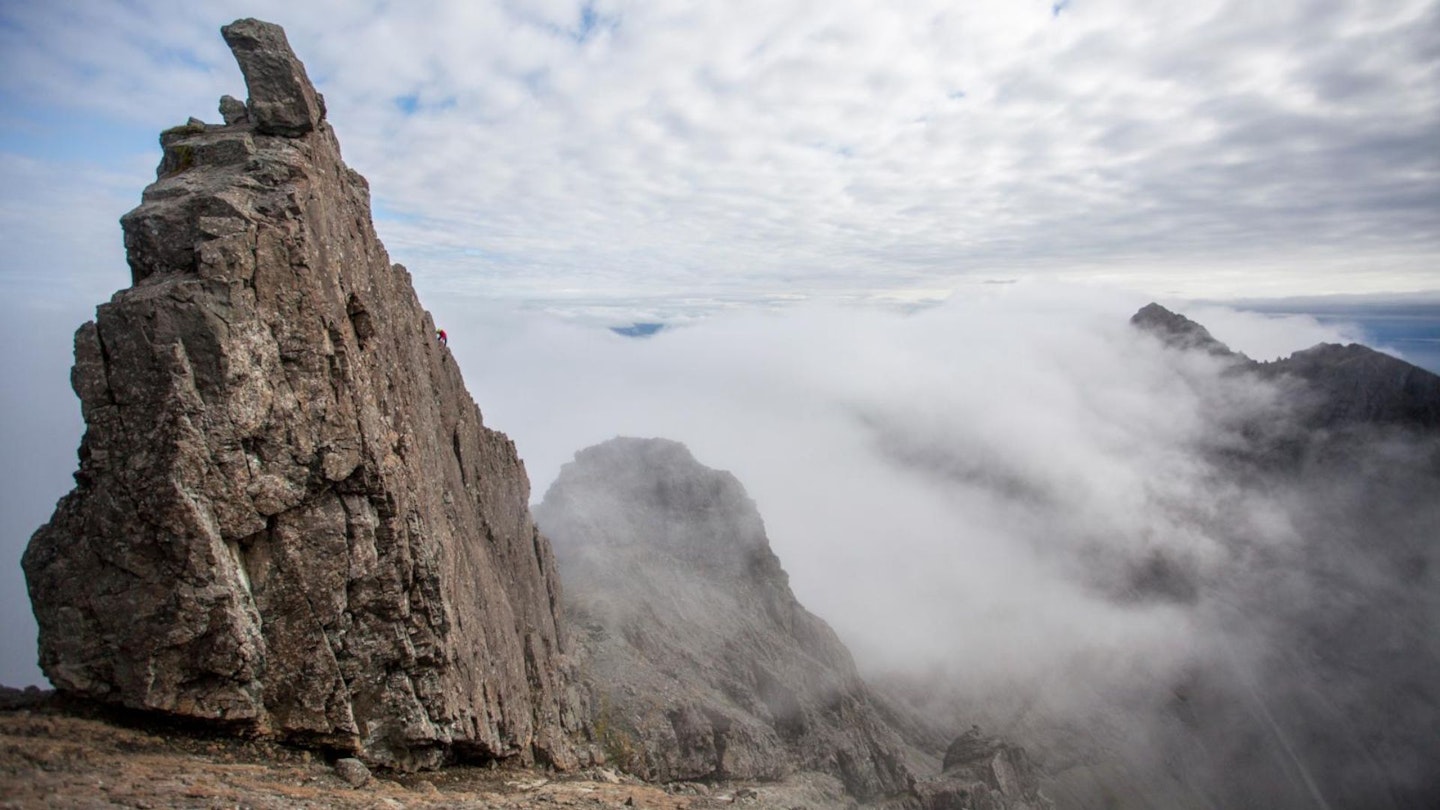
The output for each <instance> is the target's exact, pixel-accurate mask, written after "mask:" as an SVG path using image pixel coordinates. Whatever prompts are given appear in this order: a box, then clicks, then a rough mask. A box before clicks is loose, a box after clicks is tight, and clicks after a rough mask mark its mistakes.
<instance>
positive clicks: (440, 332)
mask: <svg viewBox="0 0 1440 810" xmlns="http://www.w3.org/2000/svg"><path fill="white" fill-rule="evenodd" d="M435 339H436V340H438V341H440V345H441V346H449V345H450V338H449V337H447V336H446V335H445V330H444V329H436V330H435Z"/></svg>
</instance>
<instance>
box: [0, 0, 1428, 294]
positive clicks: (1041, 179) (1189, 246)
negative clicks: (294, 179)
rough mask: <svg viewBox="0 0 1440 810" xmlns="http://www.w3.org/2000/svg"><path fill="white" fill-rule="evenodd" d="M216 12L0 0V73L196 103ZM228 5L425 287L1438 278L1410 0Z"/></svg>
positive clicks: (33, 90)
mask: <svg viewBox="0 0 1440 810" xmlns="http://www.w3.org/2000/svg"><path fill="white" fill-rule="evenodd" d="M241 11H242V10H241V9H240V8H239V7H238V6H235V5H234V4H227V3H221V2H211V3H197V4H190V5H187V6H186V7H185V9H183V10H174V9H172V8H170V7H168V6H167V7H164V8H162V7H161V5H160V4H155V3H147V2H140V3H134V4H126V5H124V6H121V5H119V4H116V5H113V6H111V5H104V4H94V5H82V6H79V7H76V8H66V9H63V10H61V9H58V8H51V7H50V6H45V5H39V4H36V5H32V6H11V7H9V8H7V10H6V11H5V15H4V16H5V22H6V25H5V26H3V27H0V40H3V44H4V48H3V49H0V50H3V54H4V56H3V59H4V68H5V70H4V75H5V78H4V79H0V82H3V83H0V89H3V92H4V93H5V97H6V99H7V106H9V104H10V102H11V101H15V102H23V103H24V104H26V105H32V106H33V105H55V106H56V107H63V108H65V109H66V110H69V111H71V112H72V113H73V114H75V115H81V116H90V117H93V118H94V120H96V121H101V122H116V123H117V124H121V123H123V124H124V125H126V126H134V125H137V124H140V123H143V124H146V125H148V126H150V127H152V128H154V129H158V128H160V127H161V126H163V125H167V124H171V123H175V122H178V121H181V120H183V119H184V118H185V117H186V116H188V115H192V114H194V115H200V116H201V117H210V118H213V117H214V113H213V112H211V110H212V109H213V107H214V98H215V97H216V96H218V95H219V94H220V93H222V92H230V93H233V94H239V93H240V92H241V89H242V85H241V83H240V79H239V75H238V72H237V71H236V70H235V69H234V67H233V65H232V64H231V63H230V60H229V57H228V55H227V54H226V53H225V52H224V46H223V44H222V43H221V42H220V40H219V38H218V36H216V34H215V28H216V27H217V25H218V24H219V23H221V22H225V21H228V20H229V19H230V18H231V17H232V16H234V15H235V14H237V13H241ZM1062 11H1063V13H1061V12H1062ZM243 12H244V13H247V14H255V15H259V16H264V17H268V18H271V19H274V20H276V21H279V22H281V23H282V24H284V25H286V26H287V30H288V31H289V34H290V37H291V40H292V42H293V43H294V44H295V46H296V47H297V50H298V51H299V52H300V53H301V55H302V57H303V58H304V59H305V60H306V62H307V65H308V66H309V68H310V71H311V73H312V74H313V75H314V77H315V78H316V80H317V81H318V82H319V84H320V85H321V88H322V90H323V91H324V92H325V93H326V95H327V99H328V100H329V108H330V111H331V118H332V121H333V122H334V123H335V125H336V127H337V129H338V130H339V132H340V135H341V138H342V142H343V143H344V144H345V147H346V155H347V158H348V159H349V160H350V162H351V163H353V164H354V165H355V166H356V167H357V168H358V169H360V170H361V171H362V173H364V174H366V175H367V176H369V178H370V179H371V181H372V186H373V188H374V189H375V193H376V195H377V198H378V202H380V203H381V204H382V206H381V207H382V209H383V210H385V211H389V212H394V213H395V214H397V215H398V216H397V217H396V218H393V219H390V218H382V220H381V223H380V228H381V232H382V234H383V235H384V236H385V237H386V239H387V243H388V245H389V247H390V249H391V251H392V252H393V253H394V254H395V255H396V257H397V258H398V259H400V260H402V261H406V262H408V263H409V264H412V265H413V269H414V270H415V271H416V273H417V278H418V279H419V281H420V283H421V284H422V286H424V287H427V288H429V289H434V290H436V291H442V290H443V291H446V292H460V291H469V292H473V293H478V294H485V295H498V296H502V297H507V298H521V299H525V300H530V301H533V302H540V303H544V302H548V301H557V302H560V301H563V299H565V298H566V296H568V295H569V294H570V292H568V291H577V290H578V291H582V292H583V293H584V294H586V295H589V296H592V297H606V298H610V299H613V300H619V299H623V298H625V297H626V296H632V295H635V294H636V293H637V292H640V291H645V292H648V293H650V294H658V295H673V296H676V297H690V298H696V297H702V298H703V297H712V298H715V299H716V300H721V299H726V298H733V297H735V296H737V295H740V296H743V295H747V294H750V295H754V296H756V297H764V296H766V295H769V294H771V293H772V292H774V291H775V290H777V289H786V290H790V291H792V292H797V293H800V294H802V295H806V296H811V297H832V298H834V297H846V296H851V295H853V294H854V293H855V292H856V291H859V292H860V293H861V294H866V295H871V294H890V293H892V292H894V291H896V290H902V291H903V290H906V289H909V288H917V287H918V288H937V287H940V288H943V287H946V286H950V285H953V284H955V283H957V282H960V281H963V280H965V279H968V278H974V277H976V276H980V275H989V276H993V275H997V274H1004V273H1012V274H1013V273H1022V274H1037V273H1038V274H1044V275H1068V276H1071V277H1085V276H1090V275H1095V274H1097V273H1104V274H1106V275H1109V276H1119V277H1130V278H1132V279H1145V280H1148V279H1161V280H1162V284H1164V285H1165V286H1166V287H1168V288H1170V289H1174V290H1176V291H1183V292H1189V293H1192V294H1204V295H1211V296H1220V295H1226V294H1231V293H1246V294H1271V293H1274V292H1301V291H1345V290H1376V289H1387V288H1388V289H1415V288H1419V287H1424V286H1434V273H1435V266H1436V265H1435V262H1436V258H1437V255H1440V229H1437V227H1436V226H1435V225H1434V223H1435V222H1436V221H1440V195H1437V193H1436V192H1435V189H1436V188H1440V156H1437V154H1436V151H1435V150H1434V148H1433V147H1432V146H1430V145H1431V144H1433V143H1435V142H1437V141H1440V101H1437V96H1436V94H1435V93H1434V88H1435V86H1436V82H1437V81H1440V78H1437V77H1440V54H1437V52H1436V49H1435V48H1434V47H1433V35H1432V34H1431V32H1433V31H1434V30H1435V28H1436V27H1437V25H1440V4H1437V3H1435V2H1430V1H1429V0H1408V1H1407V2H1397V3H1389V4H1383V5H1376V4H1373V3H1364V2H1359V0H1352V1H1350V2H1347V1H1346V0H1333V1H1332V2H1326V3H1320V4H1316V3H1299V2H1285V3H1279V4H1274V3H1271V4H1266V5H1265V6H1264V8H1263V9H1258V8H1257V7H1254V6H1252V5H1248V4H1243V3H1238V2H1233V0H1202V2H1198V3H1188V4H1186V5H1185V6H1184V7H1182V8H1178V9H1177V8H1163V9H1162V8H1159V7H1152V6H1151V5H1148V4H1141V3H1133V2H1122V0H1093V1H1092V2H1085V3H1080V4H1071V3H1058V4H1052V3H1048V2H1030V3H1003V2H998V0H997V2H992V3H981V4H979V5H974V4H972V5H969V6H965V7H963V8H957V7H955V6H953V4H949V3H942V2H921V3H906V4H901V5H896V4H891V3H878V2H869V0H842V2H832V3H823V4H822V3H808V2H789V3H772V2H764V3H761V2H738V3H725V4H715V5H710V6H694V5H692V4H681V3H632V2H624V1H623V0H593V1H591V0H587V1H586V2H578V0H555V1H554V2H544V3H513V2H486V3H443V2H435V3H421V4H404V5H399V6H396V5H382V4H349V3H343V4H342V3H326V4H306V5H304V6H299V7H297V6H295V4H287V3H279V2H262V3H260V4H258V5H255V4H246V6H245V8H244V9H243ZM167 111H168V112H167ZM22 117H23V116H22ZM1357 269H1364V270H1365V271H1366V272H1364V273H1357V272H1356V271H1357ZM1237 270H1238V271H1237ZM1427 282H1428V284H1427ZM1147 283H1148V281H1147Z"/></svg>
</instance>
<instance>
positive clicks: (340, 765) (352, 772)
mask: <svg viewBox="0 0 1440 810" xmlns="http://www.w3.org/2000/svg"><path fill="white" fill-rule="evenodd" d="M335 775H336V776H338V777H340V778H341V779H344V780H345V782H346V784H348V785H350V787H357V788H358V787H364V785H365V783H366V782H369V781H370V769H369V768H367V767H365V763H363V762H361V761H360V760H358V759H356V758H354V757H345V758H343V759H340V760H338V761H336V763H335Z"/></svg>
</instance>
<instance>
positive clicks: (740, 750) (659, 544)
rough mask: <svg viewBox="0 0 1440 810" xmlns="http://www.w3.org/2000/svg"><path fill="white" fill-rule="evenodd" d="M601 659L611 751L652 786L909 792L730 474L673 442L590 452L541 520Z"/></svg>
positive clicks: (899, 762)
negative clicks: (815, 785)
mask: <svg viewBox="0 0 1440 810" xmlns="http://www.w3.org/2000/svg"><path fill="white" fill-rule="evenodd" d="M535 514H536V519H537V521H538V522H539V524H540V525H541V526H542V527H543V530H544V531H545V533H546V534H547V536H550V537H551V538H552V539H553V542H554V543H555V549H556V555H557V557H558V559H559V561H560V565H561V567H562V571H563V573H564V577H565V580H566V587H567V593H566V595H567V600H568V601H567V604H568V607H569V609H570V610H571V616H572V623H573V624H572V626H576V627H578V628H579V630H577V633H576V635H577V644H578V646H579V647H581V648H583V651H584V654H585V655H586V656H587V658H588V670H589V679H590V684H591V688H592V689H593V690H594V692H595V695H594V697H593V698H592V705H593V706H594V707H595V708H596V717H595V727H596V732H597V734H598V736H599V737H600V742H601V743H602V744H604V745H605V746H606V747H607V749H608V750H609V753H610V755H611V756H612V757H613V758H615V759H617V760H619V762H618V764H620V765H622V766H625V767H627V768H628V769H630V770H632V771H634V772H636V773H638V774H640V775H642V776H645V777H648V778H651V779H658V780H667V781H669V780H686V779H705V778H735V779H775V778H779V777H782V776H784V775H786V774H789V773H792V772H795V771H800V770H810V771H822V772H827V773H832V774H834V775H836V776H838V777H839V778H840V779H841V780H843V782H844V783H845V786H846V789H847V790H848V791H849V792H850V793H851V794H852V795H855V796H859V797H875V796H883V795H896V794H903V793H906V792H907V791H909V789H910V787H911V785H912V783H913V777H912V776H911V773H910V771H909V769H908V768H907V766H906V765H905V763H904V761H903V759H904V754H903V751H902V744H901V741H900V739H899V738H898V737H897V735H896V734H895V732H894V731H893V730H891V729H890V728H889V727H888V726H887V725H886V723H885V722H884V720H883V719H882V717H881V715H880V714H879V713H878V712H877V710H876V708H875V706H874V705H873V704H872V702H871V698H870V695H869V693H868V690H867V689H866V687H865V685H864V683H863V682H862V681H861V680H860V678H859V676H858V675H857V674H856V671H855V667H854V663H853V662H852V660H851V658H850V654H849V652H848V651H847V650H846V649H845V647H844V645H843V644H841V642H840V640H839V639H838V638H837V637H836V636H835V634H834V632H833V631H831V629H830V628H829V627H828V626H827V625H826V624H825V623H824V622H823V621H821V620H820V619H818V618H816V617H815V616H814V615H812V614H811V613H810V612H809V611H807V610H805V608H804V607H802V606H801V605H800V604H799V603H798V602H797V601H796V599H795V596H794V594H793V593H792V592H791V591H790V587H789V581H788V577H787V575H786V574H785V571H784V570H783V569H782V568H781V566H780V562H779V560H778V559H777V558H776V557H775V554H774V553H773V552H772V551H771V550H770V544H769V541H768V539H767V538H766V536H765V527H764V524H763V523H762V522H761V519H760V515H759V513H758V512H757V511H756V508H755V504H754V503H753V502H752V501H751V500H750V499H749V497H747V496H746V494H745V491H744V489H743V488H742V487H741V486H740V483H739V482H738V481H736V479H735V478H734V477H733V476H731V475H730V474H729V473H724V472H718V471H716V470H712V469H709V468H706V467H704V466H702V465H700V464H699V463H698V462H696V461H695V459H694V458H693V457H692V456H691V455H690V453H689V451H688V450H686V448H685V447H684V446H683V445H681V444H678V443H675V442H670V441H665V440H659V439H649V440H646V439H615V440H613V441H610V442H607V443H605V444H602V445H599V446H596V447H592V448H589V449H587V450H583V451H581V452H580V453H578V454H577V455H576V458H575V461H574V462H572V463H571V464H568V465H566V467H565V468H564V469H563V470H562V472H561V474H560V477H559V479H558V480H557V481H556V482H555V484H554V485H553V486H552V487H551V488H550V490H549V491H548V492H547V493H546V496H545V500H544V502H543V503H542V504H541V505H540V506H539V507H537V508H536V511H535Z"/></svg>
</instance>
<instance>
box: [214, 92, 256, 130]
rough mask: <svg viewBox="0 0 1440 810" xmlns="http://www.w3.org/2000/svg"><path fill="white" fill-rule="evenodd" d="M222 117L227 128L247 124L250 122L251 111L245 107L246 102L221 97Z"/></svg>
mask: <svg viewBox="0 0 1440 810" xmlns="http://www.w3.org/2000/svg"><path fill="white" fill-rule="evenodd" d="M220 117H221V118H222V119H224V121H225V124H226V125H227V126H231V125H234V124H245V123H248V122H249V121H250V110H249V109H248V108H247V107H246V106H245V102H243V101H241V100H240V99H238V98H235V97H234V96H229V95H226V96H221V97H220Z"/></svg>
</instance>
